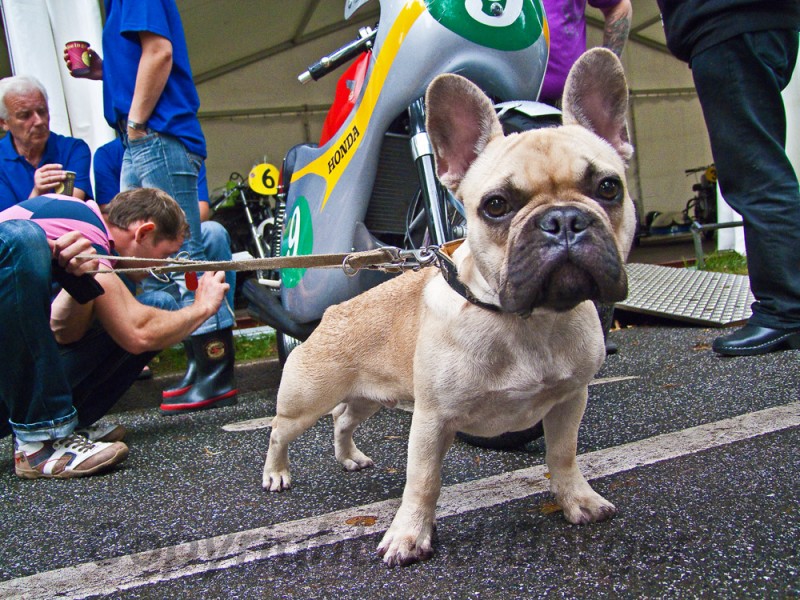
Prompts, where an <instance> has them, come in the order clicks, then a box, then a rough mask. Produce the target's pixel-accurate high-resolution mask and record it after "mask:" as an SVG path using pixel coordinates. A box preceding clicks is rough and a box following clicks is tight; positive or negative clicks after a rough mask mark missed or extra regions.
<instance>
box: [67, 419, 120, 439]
mask: <svg viewBox="0 0 800 600" xmlns="http://www.w3.org/2000/svg"><path fill="white" fill-rule="evenodd" d="M126 433H128V432H127V431H126V430H125V428H124V427H123V426H122V425H115V424H113V423H95V424H94V425H89V426H88V427H78V428H77V429H76V430H75V434H76V435H80V436H82V437H85V438H86V439H87V440H89V441H90V442H121V441H122V439H123V438H124V437H125V434H126Z"/></svg>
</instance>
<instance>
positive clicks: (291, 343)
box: [275, 331, 303, 367]
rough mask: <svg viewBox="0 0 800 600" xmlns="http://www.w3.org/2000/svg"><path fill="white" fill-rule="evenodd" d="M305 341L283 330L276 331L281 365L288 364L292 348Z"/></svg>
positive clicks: (276, 342)
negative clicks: (287, 360)
mask: <svg viewBox="0 0 800 600" xmlns="http://www.w3.org/2000/svg"><path fill="white" fill-rule="evenodd" d="M302 343H303V342H302V341H300V340H298V339H297V338H294V337H292V336H290V335H287V334H285V333H283V332H282V331H276V332H275V345H276V346H277V347H278V361H279V362H280V365H281V367H283V366H284V365H285V364H286V359H287V358H289V354H291V352H292V350H294V349H295V348H297V347H298V346H299V345H300V344H302Z"/></svg>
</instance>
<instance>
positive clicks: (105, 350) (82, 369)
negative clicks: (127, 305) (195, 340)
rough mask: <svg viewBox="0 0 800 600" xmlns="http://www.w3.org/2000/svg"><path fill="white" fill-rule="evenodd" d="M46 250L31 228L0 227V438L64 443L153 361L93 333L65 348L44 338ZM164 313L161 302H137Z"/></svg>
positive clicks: (170, 302) (167, 303) (163, 298)
mask: <svg viewBox="0 0 800 600" xmlns="http://www.w3.org/2000/svg"><path fill="white" fill-rule="evenodd" d="M50 258H51V252H50V247H49V246H48V244H47V239H46V237H45V235H44V232H43V231H42V229H41V228H40V227H39V226H38V225H36V224H35V223H33V222H31V221H7V222H5V223H0V335H2V343H3V348H4V350H5V351H6V355H5V356H4V358H3V360H2V361H0V437H4V436H6V435H8V434H10V433H11V432H12V430H13V432H14V434H15V435H16V436H17V438H18V439H19V440H20V441H22V442H37V441H46V440H52V439H57V438H62V437H65V436H67V435H69V434H70V433H72V431H73V430H74V429H75V427H76V426H78V425H79V424H80V425H90V424H91V423H93V422H94V421H96V420H97V419H99V418H100V417H101V416H103V415H104V414H105V413H106V412H107V411H108V410H109V409H110V408H111V406H112V405H113V404H114V403H115V402H116V401H117V400H118V399H119V398H120V396H122V394H123V393H124V392H125V390H127V389H128V388H129V387H130V385H131V384H132V383H133V382H134V381H135V379H136V376H137V375H138V373H139V372H140V371H141V369H142V367H143V366H144V365H145V364H147V362H149V361H150V359H151V358H152V357H153V356H154V354H155V353H146V354H141V355H131V354H129V353H127V352H125V351H124V350H122V349H121V348H120V347H119V346H117V345H116V343H114V341H113V340H112V339H111V337H110V336H109V335H108V334H107V333H106V332H105V331H103V330H102V329H101V328H99V327H97V328H94V329H92V330H91V331H90V332H89V333H88V334H87V335H86V336H85V337H84V338H83V339H81V340H80V341H79V342H77V343H75V344H70V345H69V346H59V344H57V343H56V341H55V338H54V337H53V334H52V332H51V331H50V299H51V277H50ZM140 301H142V302H143V303H149V304H152V305H155V306H158V307H160V308H164V309H167V310H176V309H177V308H178V306H177V304H176V303H175V301H174V299H173V298H172V297H170V296H168V295H166V294H151V295H149V296H148V297H146V298H141V299H140Z"/></svg>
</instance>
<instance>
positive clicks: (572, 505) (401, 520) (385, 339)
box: [263, 49, 635, 566]
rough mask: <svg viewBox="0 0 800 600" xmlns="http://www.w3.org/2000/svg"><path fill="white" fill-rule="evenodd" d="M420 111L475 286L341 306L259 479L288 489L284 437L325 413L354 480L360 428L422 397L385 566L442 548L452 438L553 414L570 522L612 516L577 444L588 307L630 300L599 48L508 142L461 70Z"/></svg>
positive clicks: (624, 221)
mask: <svg viewBox="0 0 800 600" xmlns="http://www.w3.org/2000/svg"><path fill="white" fill-rule="evenodd" d="M426 104H427V114H428V117H427V128H428V134H429V136H430V140H431V144H432V146H433V149H434V158H435V163H436V170H437V174H438V176H439V179H440V180H441V182H442V183H443V184H444V185H445V186H446V187H447V188H448V189H450V190H451V191H452V192H453V193H454V194H455V195H456V196H457V197H458V198H459V199H461V201H462V202H463V203H464V206H465V209H466V212H467V230H468V233H467V237H466V240H465V241H464V242H463V243H462V244H461V246H459V247H458V249H457V250H455V252H454V253H453V254H452V263H453V265H454V266H455V269H456V271H457V276H458V281H459V284H458V285H460V286H461V287H462V288H463V289H465V290H466V291H467V292H468V294H463V293H459V292H458V291H456V289H454V287H453V286H451V285H449V284H448V282H447V281H446V277H445V276H443V274H442V271H441V270H438V269H435V268H426V269H422V270H420V271H417V272H407V273H405V274H403V275H400V276H398V277H396V278H394V279H392V280H390V281H388V282H386V283H384V284H382V285H380V286H378V287H375V288H372V289H371V290H369V291H367V292H365V293H363V294H361V295H360V296H357V297H355V298H353V299H351V300H349V301H347V302H344V303H342V304H340V305H337V306H332V307H330V308H329V309H328V310H327V311H326V312H325V314H324V316H323V318H322V321H321V323H320V324H319V326H318V327H317V329H316V330H315V331H314V333H313V334H312V335H311V337H309V339H308V340H307V341H306V342H305V343H303V344H302V345H300V346H299V347H298V348H296V349H295V350H294V351H293V352H292V353H291V355H290V356H289V358H288V360H287V361H286V366H285V368H284V371H283V377H282V380H281V384H280V389H279V391H278V398H277V412H276V416H275V418H274V420H273V421H272V432H271V435H270V443H269V450H268V452H267V458H266V464H265V465H264V476H263V486H264V488H265V489H267V490H270V491H273V492H277V491H281V490H285V489H287V488H289V487H290V486H291V475H290V472H289V457H288V447H289V444H290V443H291V442H292V440H294V439H295V438H297V437H298V436H299V435H300V434H301V433H303V432H304V431H305V430H306V429H308V428H309V427H311V426H312V425H314V424H315V423H316V422H317V420H318V419H319V418H320V417H322V416H323V415H325V414H332V415H333V420H334V432H335V433H334V448H335V455H336V459H337V460H338V461H339V462H340V463H341V464H342V465H343V467H344V468H345V469H347V470H349V471H357V470H360V469H364V468H367V467H371V466H373V461H372V460H371V459H370V458H369V457H368V456H367V455H365V454H364V453H363V452H361V450H359V449H358V448H357V447H356V445H355V443H354V442H353V431H354V430H355V429H356V427H357V426H358V425H359V423H361V422H362V421H364V420H365V419H367V418H368V417H370V416H371V415H373V414H374V413H375V412H377V411H378V410H379V409H380V407H381V406H385V407H394V406H396V405H397V404H398V403H399V402H402V403H406V402H412V401H413V403H414V404H413V416H412V420H411V429H410V433H409V440H408V463H407V473H406V484H405V490H404V492H403V498H402V503H401V505H400V508H399V509H398V511H397V513H396V515H395V517H394V519H393V521H392V524H391V526H390V527H389V529H388V530H387V532H386V534H385V535H384V537H383V540H382V541H381V542H380V545H379V546H378V554H379V555H381V556H382V557H383V560H384V562H385V563H387V564H388V565H389V566H393V565H405V564H409V563H412V562H415V561H418V560H422V559H427V558H430V557H431V555H432V554H433V546H432V537H433V532H434V522H435V514H434V513H435V507H436V501H437V498H438V497H439V493H440V489H441V468H442V462H443V460H444V457H445V454H446V453H447V450H448V448H449V447H450V445H451V444H452V443H453V440H454V436H455V433H456V432H457V431H463V432H465V433H468V434H473V435H478V436H482V437H490V436H496V435H500V434H502V433H504V432H508V431H517V430H522V429H526V428H528V427H531V426H532V425H534V424H535V423H537V422H539V421H540V420H542V421H543V424H544V432H545V442H546V448H547V451H546V461H547V466H548V469H549V471H550V489H551V492H552V494H553V495H554V497H555V499H556V501H557V502H558V504H559V505H560V506H561V508H562V509H563V514H564V517H565V518H566V519H567V521H569V522H570V523H575V524H584V523H591V522H595V521H602V520H605V519H608V518H609V517H612V516H613V515H614V514H615V513H616V508H615V507H614V505H613V504H611V503H610V502H609V501H607V500H606V499H605V498H603V497H602V496H600V495H599V494H597V493H596V492H595V491H594V490H593V489H592V488H591V487H590V486H589V484H588V483H587V482H586V480H585V479H584V477H583V475H582V474H581V473H580V471H579V470H578V467H577V464H576V451H577V439H578V426H579V425H580V422H581V418H582V417H583V412H584V409H585V407H586V401H587V397H588V384H589V382H590V381H591V380H592V378H593V377H594V375H595V373H597V371H598V370H599V368H600V366H601V365H602V363H603V360H604V357H605V349H604V344H603V335H602V330H601V326H600V322H599V319H598V316H597V312H596V310H595V308H594V306H593V304H592V301H593V300H597V301H600V302H606V303H613V302H617V301H620V300H622V299H624V297H625V296H626V294H627V280H626V275H625V269H624V261H625V259H626V258H627V254H628V251H629V249H630V246H631V242H632V240H633V235H634V225H635V216H634V205H633V203H632V201H631V199H630V197H629V195H628V191H627V188H626V182H625V168H626V164H627V161H628V160H629V158H630V156H631V154H632V152H633V149H632V147H631V145H630V143H629V140H628V132H627V126H626V113H627V106H628V88H627V83H626V81H625V76H624V73H623V69H622V65H621V64H620V62H619V60H618V59H617V57H616V56H615V55H614V54H613V53H612V52H610V51H608V50H605V49H594V50H591V51H589V52H587V53H585V54H584V55H583V56H582V57H581V58H580V59H579V60H578V62H577V63H576V64H575V65H574V67H573V68H572V70H571V71H570V75H569V77H568V80H567V84H566V89H565V92H564V97H563V125H562V126H559V127H554V128H547V129H538V130H532V131H528V132H525V133H520V134H511V135H508V136H504V135H503V131H502V127H501V125H500V121H499V120H498V118H497V116H496V114H495V111H494V110H493V108H492V104H491V102H490V100H489V98H487V96H486V95H484V93H483V92H482V91H481V90H480V89H479V88H478V87H476V86H475V85H474V84H472V83H471V82H470V81H469V80H467V79H465V78H463V77H460V76H458V75H453V74H446V75H441V76H439V77H437V78H436V79H435V80H434V81H433V82H432V83H431V84H430V86H429V87H428V89H427V92H426ZM455 287H457V286H455ZM466 296H470V297H471V300H472V301H470V300H467V299H466Z"/></svg>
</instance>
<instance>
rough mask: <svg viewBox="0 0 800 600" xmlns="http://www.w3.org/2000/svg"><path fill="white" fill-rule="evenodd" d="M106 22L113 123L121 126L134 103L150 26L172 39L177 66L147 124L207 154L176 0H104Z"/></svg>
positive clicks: (106, 90) (106, 96) (108, 111)
mask: <svg viewBox="0 0 800 600" xmlns="http://www.w3.org/2000/svg"><path fill="white" fill-rule="evenodd" d="M105 9H106V24H105V26H104V27H103V102H104V114H105V118H106V121H108V124H109V125H111V126H112V127H114V128H115V129H116V128H117V124H118V123H119V122H120V121H124V120H127V118H128V112H129V111H130V108H131V100H132V99H133V90H134V88H135V86H136V73H137V70H138V68H139V59H140V58H141V56H142V46H141V43H140V42H139V33H140V32H142V31H146V32H149V33H154V34H156V35H160V36H162V37H165V38H167V39H168V40H169V41H170V42H171V43H172V71H171V72H170V74H169V78H168V79H167V83H166V86H165V87H164V91H163V92H162V93H161V97H160V98H159V100H158V103H157V104H156V106H155V109H154V111H153V114H152V115H150V118H149V119H148V120H147V125H148V127H150V129H152V130H153V131H157V132H159V133H165V134H169V135H172V136H174V137H176V138H178V139H179V140H181V141H182V142H183V144H184V145H185V146H186V149H187V150H188V151H189V152H192V153H194V154H197V155H199V156H202V157H203V158H205V157H206V141H205V137H204V136H203V130H202V129H201V128H200V121H198V120H197V111H198V109H199V108H200V98H199V96H198V95H197V89H196V88H195V86H194V81H193V80H192V69H191V66H190V64H189V51H188V49H187V46H186V38H185V36H184V33H183V24H182V23H181V17H180V14H179V13H178V8H177V6H176V5H175V0H105Z"/></svg>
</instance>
